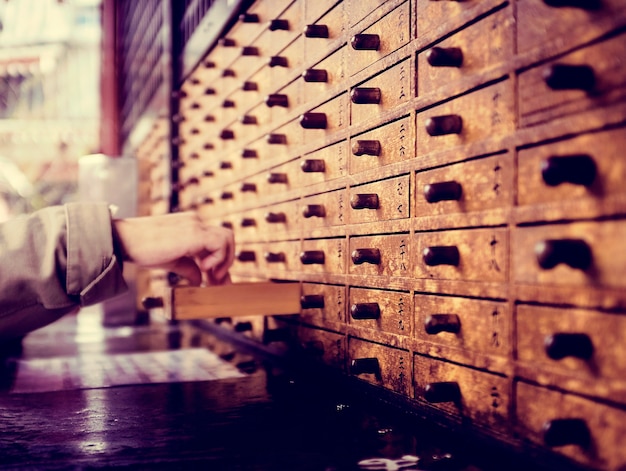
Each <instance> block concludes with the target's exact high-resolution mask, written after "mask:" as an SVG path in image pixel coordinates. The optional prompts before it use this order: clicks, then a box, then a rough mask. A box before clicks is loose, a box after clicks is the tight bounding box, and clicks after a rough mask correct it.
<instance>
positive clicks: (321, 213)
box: [302, 204, 326, 218]
mask: <svg viewBox="0 0 626 471" xmlns="http://www.w3.org/2000/svg"><path fill="white" fill-rule="evenodd" d="M302 215H303V216H304V217H305V218H311V217H318V218H323V217H326V209H325V208H324V205H323V204H307V205H306V206H305V207H304V209H303V210H302Z"/></svg>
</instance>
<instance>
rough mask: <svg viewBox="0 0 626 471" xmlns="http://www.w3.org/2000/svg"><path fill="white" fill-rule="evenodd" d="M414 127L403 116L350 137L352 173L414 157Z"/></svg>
mask: <svg viewBox="0 0 626 471" xmlns="http://www.w3.org/2000/svg"><path fill="white" fill-rule="evenodd" d="M412 142H413V127H412V126H411V122H410V121H409V118H408V117H406V118H402V119H400V120H398V121H394V122H392V123H389V124H385V125H384V126H381V127H379V128H376V129H372V130H371V131H367V132H365V133H363V134H359V135H358V136H352V138H351V139H350V150H351V152H350V173H351V174H355V173H359V172H363V171H366V170H370V169H373V168H377V167H384V166H386V165H390V164H393V163H396V162H401V161H403V160H408V159H412V158H413V157H414V156H415V154H414V148H413V145H412V144H411V143H412Z"/></svg>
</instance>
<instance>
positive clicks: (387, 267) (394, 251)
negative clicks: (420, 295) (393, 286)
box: [348, 234, 411, 276]
mask: <svg viewBox="0 0 626 471" xmlns="http://www.w3.org/2000/svg"><path fill="white" fill-rule="evenodd" d="M409 254H410V236H409V234H389V235H372V236H361V237H350V253H349V254H348V257H349V260H348V263H349V266H350V268H349V273H351V274H354V275H379V276H408V275H409V274H410V273H411V258H410V255H409Z"/></svg>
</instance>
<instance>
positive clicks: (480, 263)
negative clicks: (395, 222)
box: [413, 228, 518, 282]
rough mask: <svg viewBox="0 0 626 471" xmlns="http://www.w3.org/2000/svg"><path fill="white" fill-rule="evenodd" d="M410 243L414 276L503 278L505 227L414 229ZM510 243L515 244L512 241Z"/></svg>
mask: <svg viewBox="0 0 626 471" xmlns="http://www.w3.org/2000/svg"><path fill="white" fill-rule="evenodd" d="M414 245H415V252H414V253H415V255H414V259H415V260H414V263H413V265H414V268H415V277H416V278H425V279H435V280H468V281H483V282H503V281H506V280H507V273H508V254H509V239H508V231H507V230H506V229H502V228H493V229H464V230H453V231H440V232H417V233H416V234H415V242H414ZM513 247H516V249H517V247H518V246H517V245H515V244H513Z"/></svg>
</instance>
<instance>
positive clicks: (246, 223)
mask: <svg viewBox="0 0 626 471" xmlns="http://www.w3.org/2000/svg"><path fill="white" fill-rule="evenodd" d="M254 226H256V220H254V219H252V218H243V219H242V220H241V227H254Z"/></svg>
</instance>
